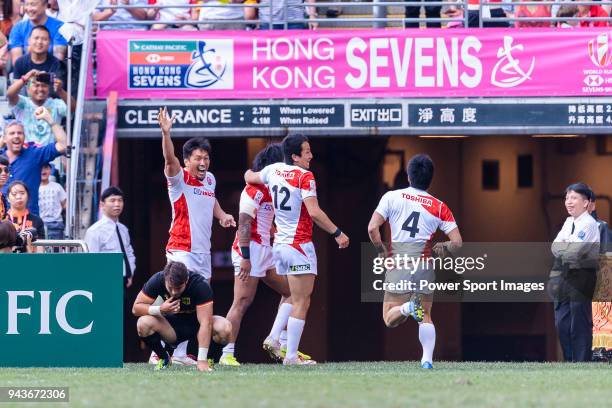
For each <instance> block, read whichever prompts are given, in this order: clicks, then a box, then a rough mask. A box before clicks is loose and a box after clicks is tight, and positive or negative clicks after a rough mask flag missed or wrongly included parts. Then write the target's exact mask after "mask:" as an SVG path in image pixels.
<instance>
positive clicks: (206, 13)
mask: <svg viewBox="0 0 612 408" xmlns="http://www.w3.org/2000/svg"><path fill="white" fill-rule="evenodd" d="M243 2H244V0H230V1H228V0H204V1H203V3H204V6H205V7H201V8H199V9H198V10H199V15H198V20H199V21H200V24H198V27H199V28H200V30H244V27H245V26H246V24H245V23H244V9H243V8H241V7H223V5H225V4H231V3H235V4H238V3H243ZM212 6H221V7H212ZM217 20H223V21H222V22H215V21H217Z"/></svg>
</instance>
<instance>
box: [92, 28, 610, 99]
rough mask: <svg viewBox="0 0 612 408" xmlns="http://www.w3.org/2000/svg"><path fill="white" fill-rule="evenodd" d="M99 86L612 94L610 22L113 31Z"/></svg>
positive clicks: (141, 94) (101, 52)
mask: <svg viewBox="0 0 612 408" xmlns="http://www.w3.org/2000/svg"><path fill="white" fill-rule="evenodd" d="M97 50H98V54H97V55H98V67H99V69H98V73H97V75H98V80H97V93H98V96H100V97H104V96H106V95H108V93H109V92H110V91H113V90H115V91H118V93H119V97H121V98H135V99H145V98H164V99H168V98H177V99H186V98H194V99H201V100H210V99H256V98H363V97H400V98H402V97H427V98H435V97H504V96H516V97H525V96H546V97H549V96H582V97H591V96H606V95H610V94H611V93H612V31H611V30H610V28H576V29H572V30H554V29H535V28H534V29H520V30H516V29H486V30H463V29H438V30H436V29H427V30H383V29H381V30H376V29H371V30H337V31H325V30H321V31H297V30H289V31H257V32H256V33H254V32H245V31H200V32H197V33H193V32H186V31H185V32H181V31H165V32H164V31H162V32H159V31H145V32H134V31H110V30H103V31H101V32H100V33H98V37H97Z"/></svg>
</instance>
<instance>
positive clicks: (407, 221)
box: [368, 154, 462, 369]
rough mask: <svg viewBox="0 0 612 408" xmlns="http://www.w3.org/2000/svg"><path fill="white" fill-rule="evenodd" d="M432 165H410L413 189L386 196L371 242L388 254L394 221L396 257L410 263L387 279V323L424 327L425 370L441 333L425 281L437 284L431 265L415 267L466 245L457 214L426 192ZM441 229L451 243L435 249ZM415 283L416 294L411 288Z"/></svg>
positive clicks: (423, 161) (420, 160)
mask: <svg viewBox="0 0 612 408" xmlns="http://www.w3.org/2000/svg"><path fill="white" fill-rule="evenodd" d="M433 171H434V166H433V162H432V161H431V159H430V158H429V156H427V155H423V154H419V155H416V156H414V157H412V159H410V162H409V163H408V180H409V182H410V187H408V188H405V189H401V190H394V191H389V192H387V193H386V194H385V195H384V196H383V197H382V199H381V200H380V203H379V204H378V207H376V210H375V211H374V213H373V214H372V219H371V220H370V224H369V225H368V234H369V235H370V240H371V241H372V243H373V244H374V246H375V247H376V249H377V251H378V256H379V257H386V256H388V255H389V253H388V251H387V249H386V248H385V246H384V244H383V243H382V239H381V235H380V227H381V226H382V225H383V224H384V223H385V222H386V221H388V222H389V225H390V227H391V241H392V242H391V254H393V255H397V254H399V255H401V259H408V260H411V261H409V262H403V261H402V262H401V263H400V264H399V265H395V268H394V269H391V270H388V271H387V272H386V276H385V295H384V302H383V319H384V321H385V324H386V325H387V327H396V326H398V325H399V324H401V323H403V322H405V321H406V319H407V318H409V317H412V318H414V319H415V320H416V321H417V322H418V323H419V340H420V342H421V345H422V346H423V357H422V359H421V367H423V368H428V369H430V368H432V367H433V365H432V359H433V350H434V347H435V342H436V330H435V326H434V325H433V321H432V320H431V305H432V291H430V290H428V288H427V286H425V287H424V288H422V285H421V283H422V282H426V283H428V282H433V281H434V280H435V274H434V270H433V268H431V265H430V263H427V262H414V261H412V260H413V259H419V258H422V259H427V258H429V257H431V256H432V253H433V254H435V255H439V256H444V255H445V254H447V253H449V252H450V253H453V252H455V251H456V250H457V249H458V248H459V247H460V246H461V244H462V239H461V234H460V232H459V228H458V227H457V223H456V222H455V218H454V217H453V213H452V212H451V210H450V209H449V208H448V206H447V205H446V204H444V203H443V202H442V201H440V200H438V199H437V198H435V197H433V196H432V195H431V194H429V193H428V192H427V189H428V188H429V185H430V184H431V180H432V178H433ZM438 229H440V230H441V231H442V232H444V233H445V234H446V235H447V236H448V237H449V239H450V241H447V242H443V243H438V244H436V245H434V246H433V247H432V245H431V242H432V238H433V235H434V234H435V232H436V231H437V230H438ZM407 283H411V284H412V285H413V288H416V290H414V291H411V290H409V289H408V288H407V289H404V288H405V287H406V286H407Z"/></svg>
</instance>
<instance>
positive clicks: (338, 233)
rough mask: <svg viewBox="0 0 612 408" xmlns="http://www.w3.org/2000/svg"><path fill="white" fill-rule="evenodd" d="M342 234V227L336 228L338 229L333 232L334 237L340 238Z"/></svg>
mask: <svg viewBox="0 0 612 408" xmlns="http://www.w3.org/2000/svg"><path fill="white" fill-rule="evenodd" d="M341 234H342V231H341V230H340V228H336V230H335V231H334V232H333V234H332V237H334V238H338V237H339V236H340V235H341Z"/></svg>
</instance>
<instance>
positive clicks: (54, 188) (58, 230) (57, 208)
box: [38, 163, 66, 239]
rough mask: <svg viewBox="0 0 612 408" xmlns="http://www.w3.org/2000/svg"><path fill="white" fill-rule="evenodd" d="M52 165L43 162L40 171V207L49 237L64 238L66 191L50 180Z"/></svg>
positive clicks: (41, 216)
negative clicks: (63, 213)
mask: <svg viewBox="0 0 612 408" xmlns="http://www.w3.org/2000/svg"><path fill="white" fill-rule="evenodd" d="M50 176H51V165H49V164H48V163H47V164H43V166H42V171H41V172H40V187H39V188H38V208H39V210H40V213H39V215H40V218H42V220H43V221H44V223H45V228H46V229H47V239H63V238H64V219H63V218H62V210H63V209H64V208H66V191H64V188H63V187H62V186H61V185H59V184H58V183H56V182H55V181H50V180H49V177H50Z"/></svg>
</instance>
